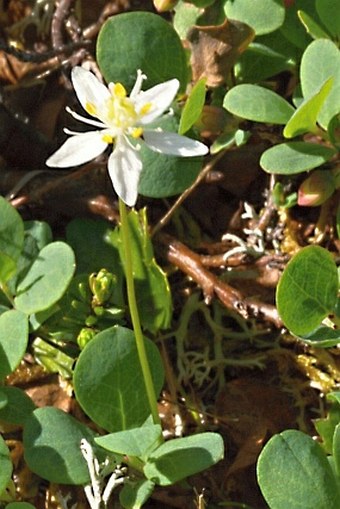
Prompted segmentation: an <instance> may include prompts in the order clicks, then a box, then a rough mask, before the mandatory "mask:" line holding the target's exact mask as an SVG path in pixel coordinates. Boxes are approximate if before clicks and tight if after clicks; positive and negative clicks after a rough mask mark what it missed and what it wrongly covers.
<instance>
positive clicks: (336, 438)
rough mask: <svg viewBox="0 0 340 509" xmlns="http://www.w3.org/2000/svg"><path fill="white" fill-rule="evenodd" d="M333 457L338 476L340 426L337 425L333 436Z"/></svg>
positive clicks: (339, 465) (339, 472) (339, 471)
mask: <svg viewBox="0 0 340 509" xmlns="http://www.w3.org/2000/svg"><path fill="white" fill-rule="evenodd" d="M333 457H334V464H335V470H336V473H337V476H338V477H339V475H340V424H337V425H336V426H335V429H334V436H333Z"/></svg>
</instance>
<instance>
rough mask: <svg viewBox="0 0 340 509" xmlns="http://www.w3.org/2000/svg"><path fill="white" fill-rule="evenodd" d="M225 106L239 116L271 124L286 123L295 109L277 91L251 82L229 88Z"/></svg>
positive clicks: (224, 102)
mask: <svg viewBox="0 0 340 509" xmlns="http://www.w3.org/2000/svg"><path fill="white" fill-rule="evenodd" d="M223 106H224V108H226V109H227V110H228V111H230V112H231V113H233V114H234V115H237V116H238V117H241V118H246V119H248V120H253V121H256V122H266V123H271V124H286V123H287V122H288V121H289V119H290V117H291V116H292V115H293V113H294V111H295V110H294V108H293V106H291V105H290V104H289V103H288V102H287V101H286V100H285V99H283V97H281V96H279V95H278V94H276V93H275V92H272V91H271V90H268V89H267V88H263V87H259V86H258V85H251V84H242V85H238V86H236V87H233V88H232V89H231V90H229V92H228V93H227V94H226V96H225V98H224V101H223Z"/></svg>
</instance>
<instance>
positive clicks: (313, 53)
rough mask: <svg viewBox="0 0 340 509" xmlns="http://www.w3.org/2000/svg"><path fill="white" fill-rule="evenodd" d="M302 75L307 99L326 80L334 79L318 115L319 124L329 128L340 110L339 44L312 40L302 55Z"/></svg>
mask: <svg viewBox="0 0 340 509" xmlns="http://www.w3.org/2000/svg"><path fill="white" fill-rule="evenodd" d="M318 63H320V64H321V63H322V65H318ZM300 77H301V87H302V93H303V96H304V98H305V99H309V98H310V97H312V96H313V95H314V94H315V93H317V91H318V90H320V88H321V87H322V85H323V84H324V83H325V81H326V80H328V79H329V78H333V79H334V84H333V87H332V90H331V91H330V93H329V95H328V97H327V99H326V100H325V102H324V104H323V106H322V108H321V111H320V112H319V115H318V122H319V124H320V125H321V126H322V127H323V128H324V129H327V126H328V124H329V122H330V120H331V119H332V118H333V117H334V116H335V115H336V114H337V113H339V111H340V51H339V49H338V48H337V46H336V45H335V44H334V43H333V42H332V41H329V40H327V39H318V40H317V41H314V42H312V43H311V44H310V45H309V46H308V47H307V49H306V51H305V52H304V54H303V56H302V60H301V67H300Z"/></svg>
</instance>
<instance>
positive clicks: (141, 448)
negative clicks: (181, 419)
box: [95, 424, 162, 458]
mask: <svg viewBox="0 0 340 509" xmlns="http://www.w3.org/2000/svg"><path fill="white" fill-rule="evenodd" d="M161 440H162V428H161V426H160V425H159V424H152V425H149V426H141V427H139V428H134V429H128V430H125V431H117V432H116V433H111V434H110V435H105V436H103V437H98V438H95V442H96V444H98V445H100V447H103V448H104V449H107V450H108V451H111V452H115V453H117V454H123V455H124V454H127V455H128V456H136V457H137V458H143V457H144V456H146V454H147V453H148V452H150V451H152V450H153V449H155V446H156V445H157V443H158V444H159V443H161Z"/></svg>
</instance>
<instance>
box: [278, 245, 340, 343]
mask: <svg viewBox="0 0 340 509" xmlns="http://www.w3.org/2000/svg"><path fill="white" fill-rule="evenodd" d="M337 294H338V272H337V267H336V264H335V262H334V260H333V258H332V255H331V254H330V253H329V252H328V251H327V250H326V249H323V248H322V247H319V246H307V247H305V248H303V249H301V250H300V251H299V252H298V253H297V254H296V255H295V256H294V257H293V258H292V259H291V260H290V262H289V263H288V264H287V266H286V268H285V270H284V272H283V274H282V276H281V279H280V281H279V284H278V287H277V291H276V302H277V308H278V312H279V315H280V316H281V318H282V320H283V322H284V324H285V326H286V327H287V328H288V329H289V330H290V331H291V332H293V334H296V335H297V336H300V335H301V336H303V335H305V334H308V333H310V332H312V331H313V330H314V329H316V328H317V327H318V326H319V325H320V324H321V322H322V320H323V319H324V318H326V316H327V315H328V314H330V313H332V312H333V311H334V307H335V304H336V301H337Z"/></svg>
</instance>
